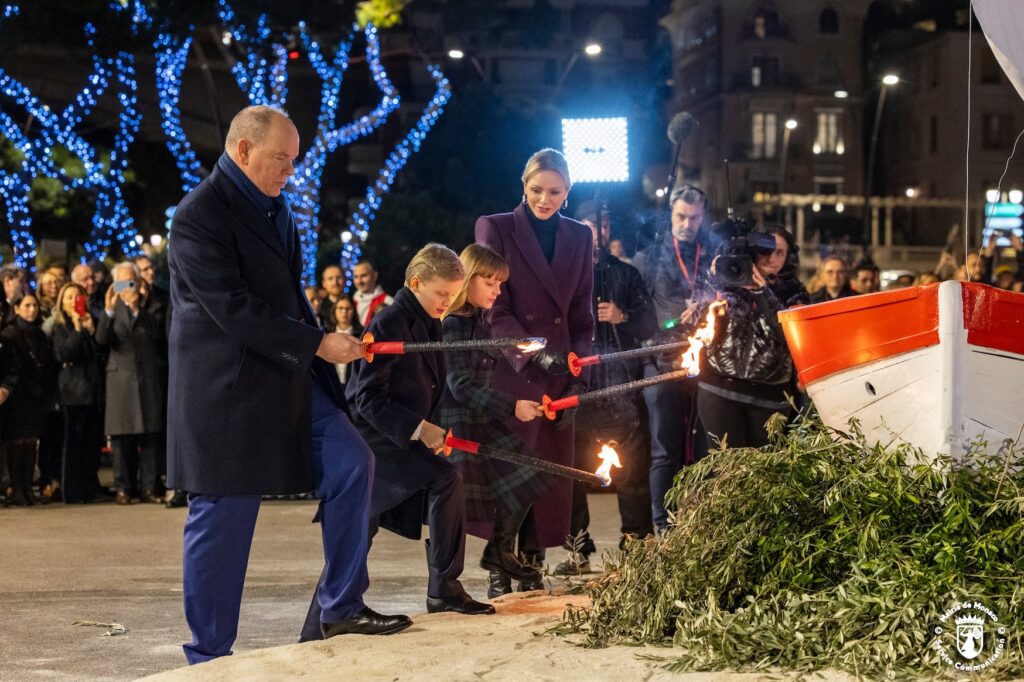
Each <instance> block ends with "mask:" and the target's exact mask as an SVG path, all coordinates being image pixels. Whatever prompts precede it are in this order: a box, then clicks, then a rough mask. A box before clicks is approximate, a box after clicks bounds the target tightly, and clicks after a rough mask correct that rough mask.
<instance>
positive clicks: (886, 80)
mask: <svg viewBox="0 0 1024 682" xmlns="http://www.w3.org/2000/svg"><path fill="white" fill-rule="evenodd" d="M899 82H900V77H899V76H897V75H896V74H894V73H887V74H885V75H884V76H882V84H883V85H896V84H897V83H899Z"/></svg>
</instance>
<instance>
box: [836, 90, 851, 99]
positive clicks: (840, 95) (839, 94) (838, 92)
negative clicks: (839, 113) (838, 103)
mask: <svg viewBox="0 0 1024 682" xmlns="http://www.w3.org/2000/svg"><path fill="white" fill-rule="evenodd" d="M833 94H835V96H836V99H846V98H847V97H849V96H850V93H849V92H847V91H846V90H836V91H835V93H833Z"/></svg>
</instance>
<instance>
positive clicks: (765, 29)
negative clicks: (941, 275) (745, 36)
mask: <svg viewBox="0 0 1024 682" xmlns="http://www.w3.org/2000/svg"><path fill="white" fill-rule="evenodd" d="M752 32H753V34H754V37H755V38H759V39H761V40H764V39H765V38H766V37H767V36H782V35H784V33H785V31H783V29H782V22H781V21H779V13H778V12H776V11H775V10H772V9H767V8H762V9H759V10H757V12H756V13H755V14H754V23H753V30H752Z"/></svg>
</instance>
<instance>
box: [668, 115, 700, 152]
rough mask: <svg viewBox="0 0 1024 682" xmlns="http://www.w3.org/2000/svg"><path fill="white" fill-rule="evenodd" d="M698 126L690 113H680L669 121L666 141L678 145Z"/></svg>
mask: <svg viewBox="0 0 1024 682" xmlns="http://www.w3.org/2000/svg"><path fill="white" fill-rule="evenodd" d="M699 125H700V123H699V122H698V121H697V119H696V118H694V117H693V115H692V114H691V113H690V112H688V111H681V112H679V113H678V114H676V115H675V116H673V117H672V120H671V121H669V124H668V139H669V140H671V141H672V144H679V143H680V142H682V141H683V140H684V139H686V138H687V137H688V136H689V135H691V134H692V133H693V131H694V130H696V129H697V127H698V126H699Z"/></svg>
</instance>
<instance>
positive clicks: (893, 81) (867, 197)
mask: <svg viewBox="0 0 1024 682" xmlns="http://www.w3.org/2000/svg"><path fill="white" fill-rule="evenodd" d="M899 82H900V77H899V76H897V75H896V74H894V73H887V74H885V75H884V76H882V89H881V92H879V93H878V104H877V105H876V106H875V124H874V126H873V127H872V128H871V144H870V146H869V147H868V167H867V169H866V171H865V173H864V175H865V178H864V235H863V236H864V250H865V255H867V253H869V252H870V249H871V246H873V244H872V239H871V192H872V189H873V188H872V185H873V184H874V180H875V154H876V153H877V151H878V130H879V128H881V125H882V110H883V109H884V108H885V95H886V93H888V92H889V88H891V87H892V86H894V85H897V84H898V83H899Z"/></svg>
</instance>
